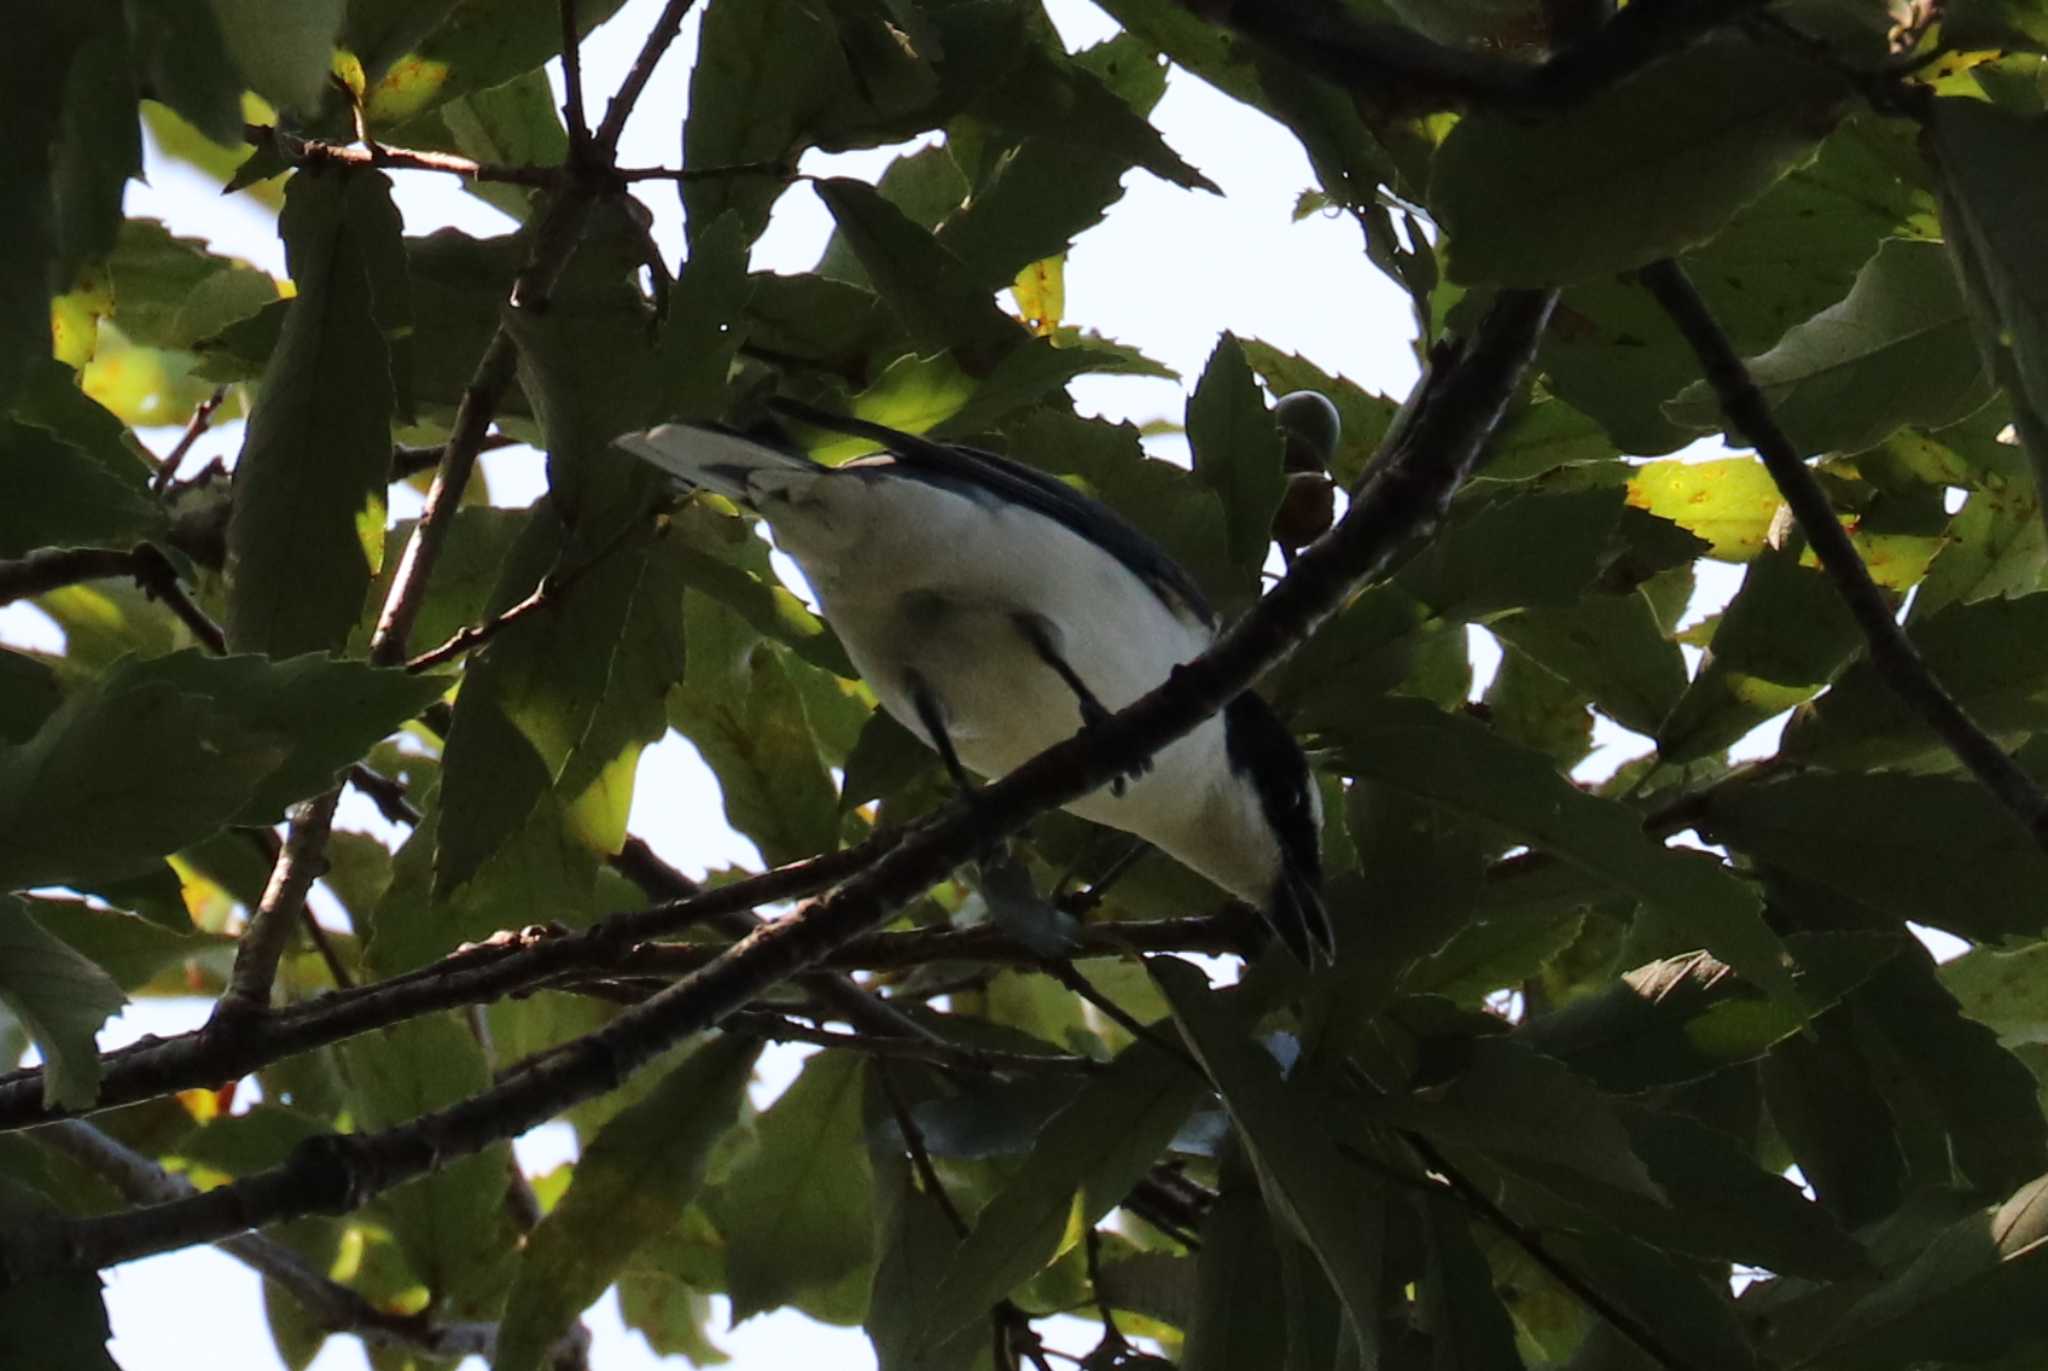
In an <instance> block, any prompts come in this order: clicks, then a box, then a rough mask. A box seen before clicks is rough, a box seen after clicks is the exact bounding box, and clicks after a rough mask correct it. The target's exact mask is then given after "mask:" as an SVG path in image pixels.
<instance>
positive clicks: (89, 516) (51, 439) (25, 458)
mask: <svg viewBox="0 0 2048 1371" xmlns="http://www.w3.org/2000/svg"><path fill="white" fill-rule="evenodd" d="M0 463H5V465H6V469H7V475H8V499H7V500H6V502H5V504H4V505H0V557H18V556H20V555H21V554H23V553H25V552H28V551H30V550H31V549H34V548H38V547H119V546H122V545H124V544H132V543H135V542H138V541H141V540H143V539H147V538H151V537H155V536H158V535H159V534H161V532H162V531H163V527H164V516H163V511H162V510H161V509H160V508H158V507H157V505H156V503H155V502H154V501H153V500H151V499H150V498H149V497H148V496H147V495H146V494H144V493H142V492H141V491H139V490H137V489H135V488H134V487H133V486H132V485H131V484H130V483H129V482H128V481H127V480H125V479H123V477H122V476H117V475H116V474H114V473H113V472H110V471H109V470H107V468H106V467H105V466H104V465H103V464H101V463H100V462H97V461H95V460H93V458H92V457H91V456H89V455H88V454H87V453H86V452H85V451H83V450H81V449H80V448H78V447H75V446H73V445H72V444H71V443H68V442H65V441H64V440H62V439H61V438H59V437H58V436H57V435H56V434H54V433H52V432H51V431H50V430H48V429H46V428H40V427H36V426H34V425H31V424H25V423H20V422H18V421H16V420H13V419H0Z"/></svg>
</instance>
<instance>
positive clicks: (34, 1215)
mask: <svg viewBox="0 0 2048 1371" xmlns="http://www.w3.org/2000/svg"><path fill="white" fill-rule="evenodd" d="M63 1219H64V1215H63V1214H62V1213H61V1212H60V1211H59V1210H58V1209H57V1208H56V1206H54V1205H52V1204H51V1203H50V1201H49V1200H48V1199H46V1198H44V1197H43V1196H42V1195H40V1194H37V1193H36V1192H35V1191H33V1190H30V1189H29V1188H27V1187H26V1186H23V1185H19V1184H17V1183H16V1182H14V1181H11V1180H7V1179H5V1178H0V1223H5V1224H6V1225H7V1227H8V1229H9V1230H10V1231H20V1232H26V1233H31V1234H32V1233H34V1232H35V1231H36V1230H37V1229H38V1228H41V1227H44V1226H46V1225H49V1224H52V1223H59V1222H62V1221H63ZM103 1285H104V1283H103V1282H102V1281H101V1280H100V1277H99V1273H98V1272H96V1271H78V1272H71V1273H67V1274H64V1275H58V1276H45V1277H43V1278H42V1279H41V1280H32V1281H15V1282H10V1283H9V1284H8V1286H7V1288H6V1289H5V1290H0V1320H4V1321H5V1323H6V1326H7V1328H8V1330H9V1331H8V1337H7V1341H6V1342H4V1343H0V1371H44V1368H46V1367H52V1366H62V1367H65V1368H67V1371H121V1368H120V1364H119V1363H118V1362H116V1361H115V1360H114V1359H113V1357H112V1356H110V1355H108V1352H107V1342H108V1340H109V1339H111V1338H112V1337H113V1330H112V1329H111V1328H110V1327H109V1326H108V1324H107V1307H106V1300H105V1298H104V1296H103V1293H102V1291H103Z"/></svg>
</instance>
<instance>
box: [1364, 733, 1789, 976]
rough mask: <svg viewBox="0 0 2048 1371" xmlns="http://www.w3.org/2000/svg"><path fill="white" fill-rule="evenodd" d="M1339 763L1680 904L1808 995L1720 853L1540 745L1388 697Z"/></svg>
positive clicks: (1708, 930)
mask: <svg viewBox="0 0 2048 1371" xmlns="http://www.w3.org/2000/svg"><path fill="white" fill-rule="evenodd" d="M1336 761H1337V765H1338V766H1339V768H1340V769H1341V770H1343V771H1344V772H1345V773H1346V774H1348V775H1352V776H1370V777H1373V778H1375V779H1377V780H1380V781H1384V782H1386V783H1388V784H1390V785H1397V786H1399V787H1401V788H1402V789H1404V790H1408V791H1411V792H1413V793H1415V794H1418V795H1426V796H1428V797H1430V798H1431V799H1434V800H1436V801H1437V802H1439V803H1441V804H1444V805H1448V806H1450V807H1451V808H1453V809H1455V810H1458V811H1460V812H1462V813H1465V814H1469V815H1471V816H1472V817H1474V818H1477V819H1482V820H1484V821H1486V822H1489V823H1494V824H1498V825H1500V826H1501V827H1503V828H1505V829H1507V830H1508V831H1509V832H1512V833H1514V834H1515V835H1516V836H1517V837H1519V838H1521V839H1522V840H1524V841H1526V842H1528V843H1529V844H1530V845H1531V846H1532V847H1536V848H1539V849H1542V850H1546V851H1549V852H1552V853H1555V854H1556V855H1557V856H1559V857H1562V858H1564V859H1565V860H1566V861H1568V862H1570V863H1571V864H1572V865H1574V866H1577V867H1580V868H1582V869H1584V870H1586V871H1589V872H1592V873H1593V874H1594V875H1597V876H1600V877H1602V878H1603V879H1605V880H1608V881H1610V882H1612V883H1613V884H1614V885H1615V886H1616V887H1617V888H1618V889H1621V890H1624V891H1626V892H1628V893H1630V894H1632V895H1634V896H1635V897H1636V898H1638V899H1641V900H1644V901H1646V902H1648V903H1649V904H1651V905H1652V906H1655V907H1656V908H1658V909H1660V910H1662V911H1664V912H1665V913H1667V914H1669V915H1670V916H1671V917H1672V918H1673V919H1674V920H1675V921H1677V923H1678V925H1679V926H1680V927H1682V928H1684V929H1685V930H1686V933H1687V935H1688V936H1690V937H1696V938H1698V939H1699V940H1700V942H1701V943H1702V944H1703V945H1704V946H1705V947H1707V948H1708V949H1709V950H1710V951H1712V952H1713V953H1714V955H1715V956H1717V957H1719V958H1721V959H1722V960H1723V961H1725V962H1727V963H1728V964H1729V965H1731V966H1733V967H1735V968H1736V969H1737V970H1738V971H1740V972H1741V973H1742V975H1744V976H1746V977H1748V978H1749V979H1750V980H1751V981H1753V982H1754V983H1755V984H1756V985H1758V986H1759V987H1761V988H1762V989H1764V990H1766V991H1768V992H1769V993H1770V994H1772V995H1773V996H1776V997H1782V998H1784V999H1786V1000H1787V1002H1788V1003H1793V1004H1796V1003H1797V1001H1796V999H1794V998H1793V990H1792V980H1791V975H1790V973H1789V972H1788V971H1787V970H1786V968H1785V967H1784V966H1783V965H1782V963H1781V959H1782V957H1783V955H1784V948H1783V946H1782V944H1780V943H1779V941H1778V939H1777V938H1776V937H1775V936H1774V935H1773V934H1772V933H1771V932H1770V930H1769V929H1768V928H1766V927H1765V926H1764V923H1763V920H1762V918H1761V917H1760V916H1759V912H1758V906H1757V900H1756V897H1755V896H1754V895H1753V894H1751V893H1750V892H1749V891H1748V890H1747V889H1745V888H1744V887H1743V885H1742V883H1741V882H1740V881H1738V880H1736V879H1735V878H1734V877H1733V876H1732V875H1730V874H1729V873H1728V872H1727V871H1725V870H1723V869H1722V868H1721V866H1720V865H1719V864H1718V863H1716V862H1714V861H1713V860H1712V859H1710V858H1705V857H1701V856H1694V855H1688V854H1685V853H1682V852H1676V851H1672V850H1671V849H1668V848H1665V847H1663V846H1661V845H1660V844H1658V843H1657V842H1655V841H1653V840H1652V839H1650V838H1649V837H1648V836H1646V835H1645V834H1644V833H1643V831H1642V827H1641V823H1640V821H1639V820H1638V819H1637V817H1636V816H1635V815H1634V814H1633V813H1631V812H1630V811H1629V810H1627V809H1625V808H1623V807H1622V806H1620V805H1617V804H1614V803H1612V802H1610V801H1607V800H1602V799H1599V798H1597V797H1595V796H1592V795H1588V794H1586V793H1585V792H1584V791H1581V790H1580V789H1578V788H1577V787H1576V786H1574V785H1573V784H1572V783H1571V782H1570V781H1568V780H1566V779H1565V778H1564V777H1563V776H1560V775H1558V773H1557V772H1556V770H1555V769H1553V768H1552V767H1551V765H1550V763H1549V762H1548V761H1547V760H1545V759H1544V758H1543V757H1541V756H1540V755H1539V754H1537V753H1534V752H1529V751H1527V750H1525V749H1522V748H1519V747H1516V746H1514V745H1513V744H1511V743H1508V742H1506V741H1504V740H1502V739H1501V738H1499V737H1497V736H1495V735H1494V734H1493V733H1492V732H1491V731H1489V730H1488V729H1487V728H1486V727H1485V726H1484V725H1482V724H1479V723H1477V722H1475V721H1473V720H1470V719H1465V718H1458V717H1454V716H1452V715H1449V714H1445V713H1443V712H1442V711H1441V710H1438V709H1436V708H1435V707H1434V706H1432V705H1429V704H1427V703H1425V702H1423V701H1420V700H1409V699H1399V698H1389V699H1385V700H1381V701H1378V702H1376V703H1375V704H1374V705H1373V706H1372V708H1371V711H1370V714H1369V715H1368V716H1367V717H1366V718H1363V719H1360V720H1359V721H1357V723H1356V724H1355V726H1354V728H1353V730H1352V732H1351V734H1350V736H1349V737H1347V738H1346V740H1345V745H1344V747H1343V749H1342V752H1341V754H1340V755H1339V757H1338V758H1337V759H1336Z"/></svg>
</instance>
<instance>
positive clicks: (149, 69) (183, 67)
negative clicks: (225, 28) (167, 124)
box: [126, 5, 242, 179]
mask: <svg viewBox="0 0 2048 1371" xmlns="http://www.w3.org/2000/svg"><path fill="white" fill-rule="evenodd" d="M126 17H127V20H128V36H129V41H130V42H131V43H132V44H133V46H134V56H135V66H136V75H137V76H138V77H139V78H140V79H141V82H142V85H143V88H144V89H146V90H148V91H149V92H150V99H151V100H152V101H157V100H160V101H162V102H163V106H162V107H159V109H160V112H161V113H170V112H171V111H176V115H177V117H178V122H179V123H181V124H184V125H185V126H186V129H187V130H188V133H187V136H188V137H189V136H193V135H197V136H199V137H204V138H206V139H210V140H211V141H212V142H213V143H214V144H216V145H218V146H219V150H220V151H222V152H225V151H226V149H227V147H229V146H232V145H234V144H236V143H238V142H240V141H241V137H242V79H241V75H240V73H238V72H237V71H236V70H235V68H234V63H233V62H231V61H230V60H229V59H228V56H227V50H226V49H227V45H226V43H225V42H223V41H222V38H221V32H220V24H219V22H218V21H217V20H216V19H215V18H214V14H213V7H212V6H211V5H170V6H165V5H138V6H136V7H135V8H133V9H130V10H128V11H127V14H126ZM166 107H167V108H166ZM147 108H148V107H147V106H145V110H147ZM188 121H189V122H188ZM150 123H151V131H152V133H154V134H155V135H156V137H157V140H158V143H159V144H160V145H163V146H165V148H166V151H170V150H171V149H170V147H169V144H171V143H172V142H174V141H176V140H175V139H170V138H166V137H165V136H164V133H165V129H164V127H162V126H161V125H160V124H159V122H158V121H157V120H156V119H154V118H152V119H151V120H150ZM172 155H173V156H183V155H184V154H183V153H179V152H173V153H172ZM233 160H235V159H233V158H232V156H231V157H230V165H232V162H233ZM220 179H225V174H223V175H222V177H221V178H220Z"/></svg>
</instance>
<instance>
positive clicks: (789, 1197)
mask: <svg viewBox="0 0 2048 1371" xmlns="http://www.w3.org/2000/svg"><path fill="white" fill-rule="evenodd" d="M865 1080H866V1063H865V1062H864V1061H863V1059H862V1058H861V1056H860V1054H858V1053H855V1052H821V1053H819V1054H818V1055H816V1056H814V1057H812V1058H811V1059H810V1060H809V1061H808V1062H806V1063H805V1064H804V1069H803V1071H802V1073H801V1074H799V1075H798V1076H797V1078H796V1081H795V1082H794V1083H793V1084H792V1085H791V1086H790V1087H789V1089H788V1090H786V1091H784V1092H783V1094H782V1095H781V1096H780V1097H779V1098H777V1100H776V1101H775V1103H774V1104H773V1105H771V1106H769V1108H768V1112H767V1113H765V1114H763V1115H762V1116H761V1117H760V1118H759V1119H758V1120H757V1121H756V1122H755V1125H754V1132H755V1136H756V1138H757V1139H758V1140H759V1144H758V1147H757V1148H756V1149H755V1150H753V1151H750V1152H748V1153H747V1154H745V1155H744V1156H743V1157H742V1158H741V1159H740V1161H739V1162H738V1163H737V1164H736V1165H735V1166H734V1168H733V1170H732V1173H731V1174H730V1175H729V1176H727V1177H726V1179H725V1180H724V1181H723V1182H722V1183H720V1184H719V1185H718V1186H717V1187H716V1188H715V1189H714V1190H712V1192H711V1193H710V1195H708V1196H707V1197H706V1204H705V1207H706V1210H707V1211H708V1212H709V1213H710V1215H711V1218H712V1221H713V1222H714V1223H716V1224H717V1225H718V1229H719V1232H720V1233H722V1234H723V1235H724V1237H725V1272H726V1291H727V1293H728V1294H729V1295H730V1296H731V1297H732V1321H733V1322H734V1323H739V1322H740V1321H742V1320H744V1319H749V1318H752V1317H753V1316H754V1315H755V1314H758V1313H761V1312H763V1311H764V1310H769V1309H775V1308H778V1307H780V1306H782V1305H785V1304H799V1305H802V1306H804V1307H806V1308H807V1309H813V1310H816V1309H817V1308H818V1301H819V1299H820V1297H822V1296H824V1295H826V1294H828V1293H829V1292H830V1291H831V1290H832V1289H833V1288H834V1287H835V1286H838V1285H841V1284H843V1283H844V1282H845V1281H846V1279H847V1278H848V1277H849V1276H853V1275H857V1274H859V1273H861V1272H863V1271H865V1270H866V1269H867V1267H868V1266H869V1265H870V1264H871V1263H872V1262H873V1260H874V1252H873V1242H874V1234H873V1224H874V1216H873V1214H872V1212H871V1209H872V1204H871V1202H870V1199H869V1195H870V1190H871V1187H872V1184H873V1179H872V1177H871V1176H870V1175H869V1172H868V1162H867V1153H866V1150H865V1148H864V1147H863V1145H862V1133H861V1128H862V1124H861V1100H862V1092H863V1089H864V1083H865ZM861 1293H862V1295H863V1296H865V1294H866V1291H865V1287H864V1286H863V1288H862V1291H861ZM832 1312H833V1313H834V1314H835V1315H836V1314H844V1315H846V1316H848V1317H846V1318H845V1319H844V1320H843V1321H845V1322H857V1321H858V1320H859V1319H860V1317H861V1316H862V1314H863V1313H864V1312H865V1309H864V1307H862V1308H848V1309H845V1310H833V1311H832Z"/></svg>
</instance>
